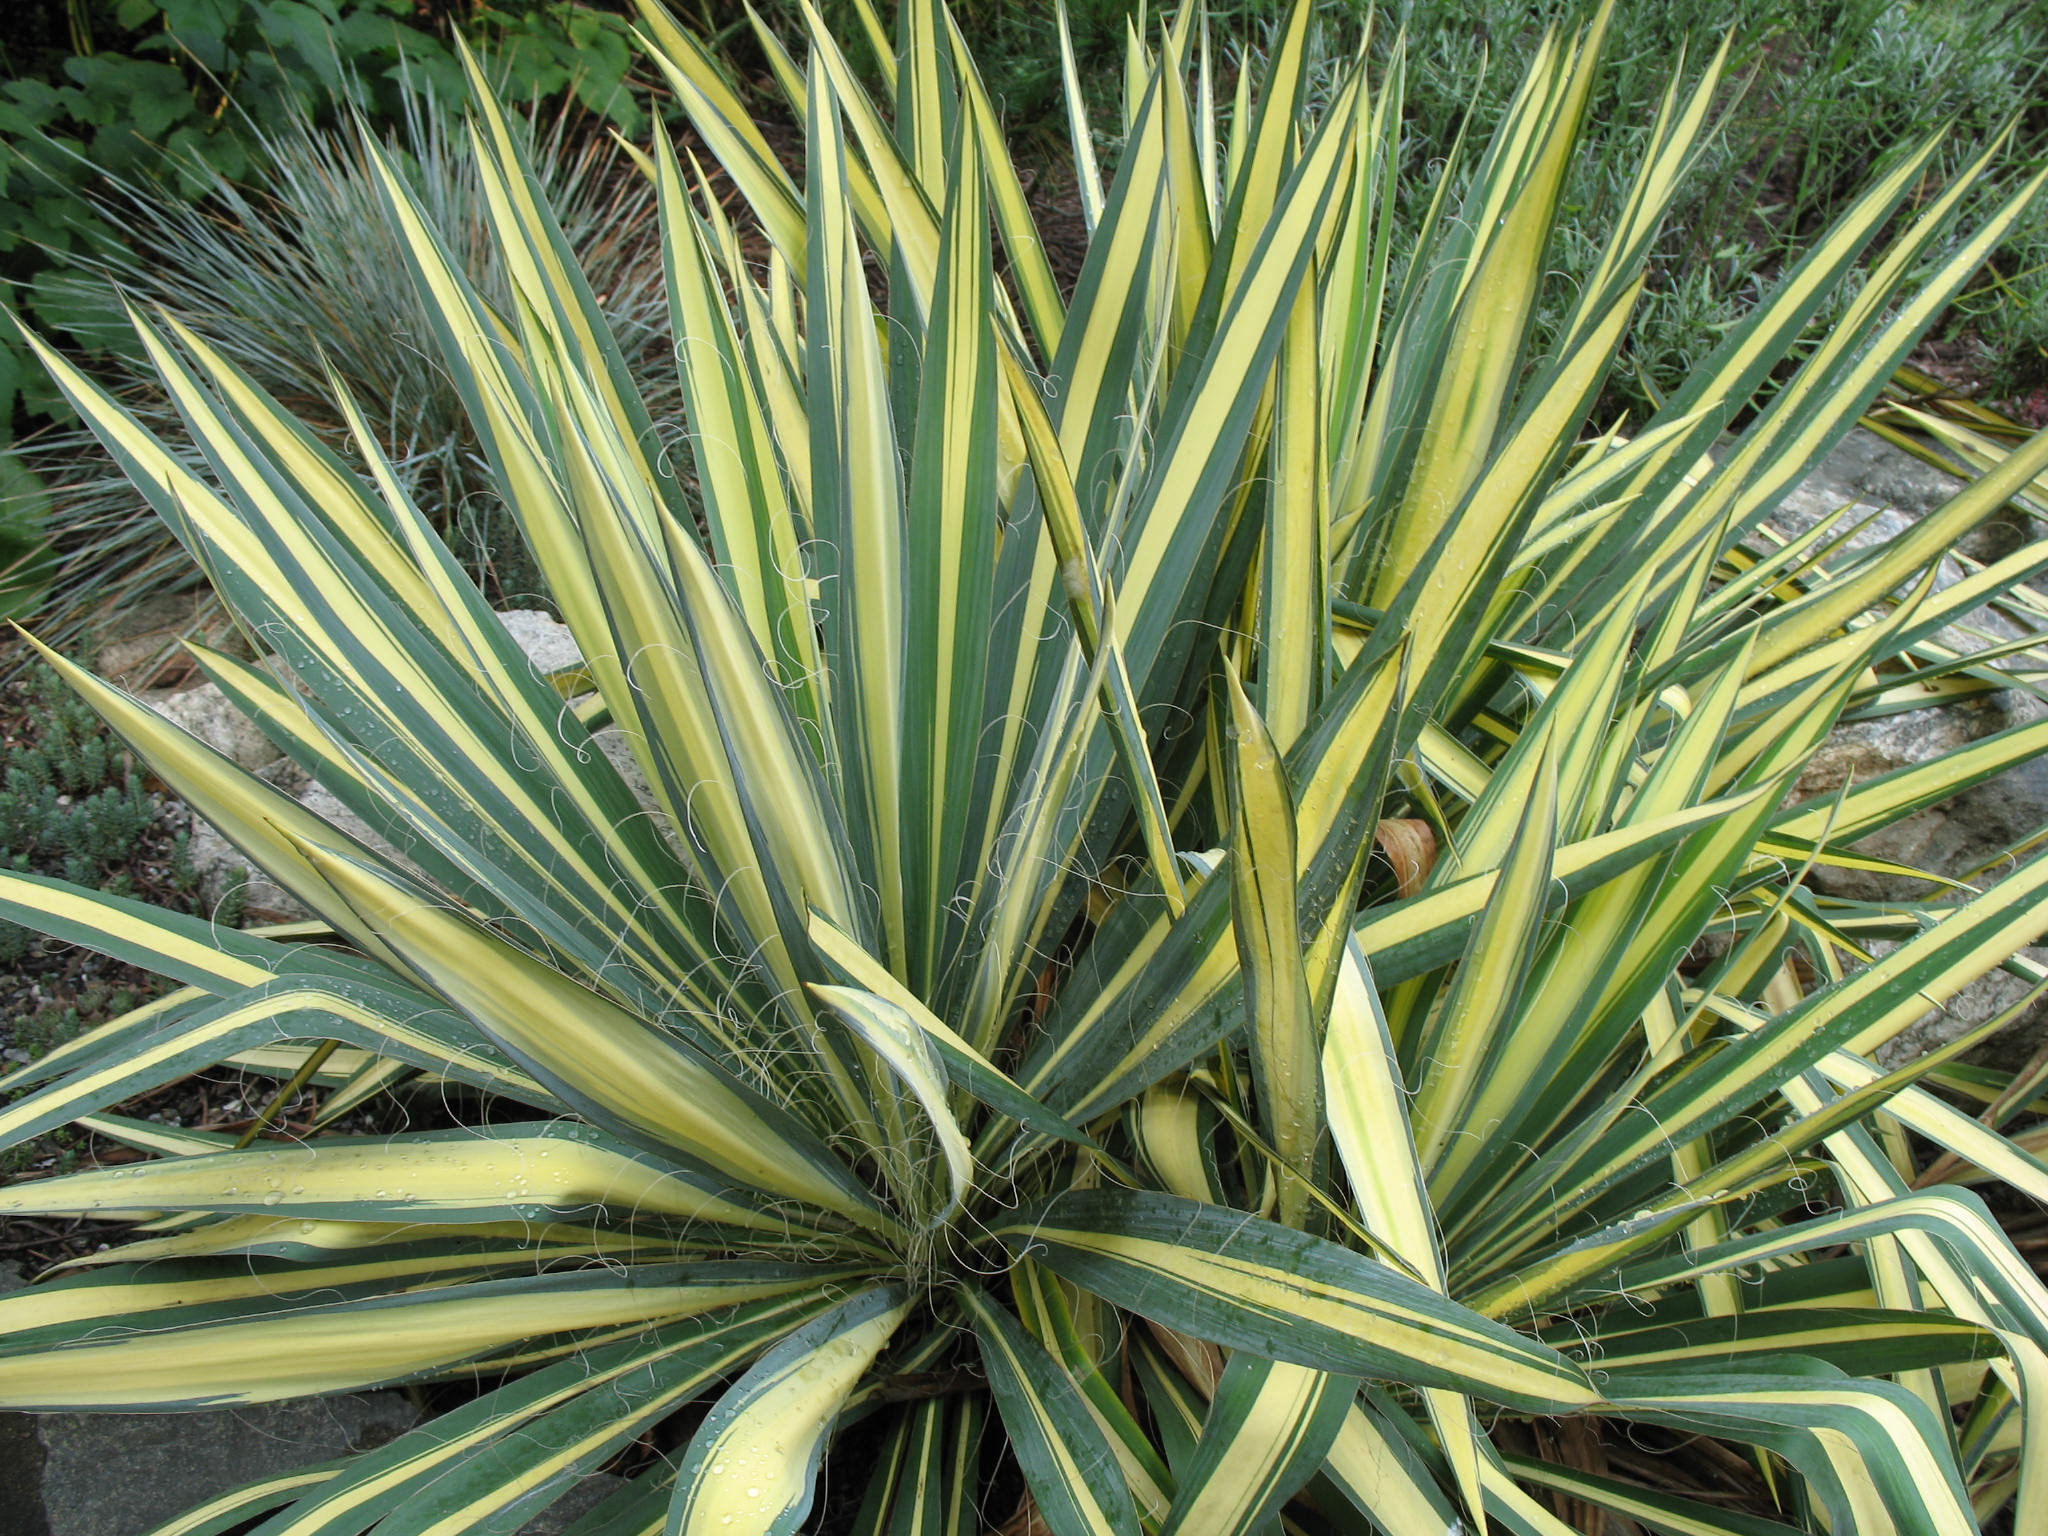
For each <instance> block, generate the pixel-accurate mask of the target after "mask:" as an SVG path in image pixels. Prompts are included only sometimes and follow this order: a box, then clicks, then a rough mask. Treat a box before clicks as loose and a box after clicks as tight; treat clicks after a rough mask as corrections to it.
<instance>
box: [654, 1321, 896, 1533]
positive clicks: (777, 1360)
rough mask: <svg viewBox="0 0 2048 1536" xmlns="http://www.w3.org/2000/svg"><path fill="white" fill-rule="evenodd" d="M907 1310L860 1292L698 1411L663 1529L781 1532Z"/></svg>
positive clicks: (796, 1514) (806, 1503)
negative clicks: (848, 1404)
mask: <svg viewBox="0 0 2048 1536" xmlns="http://www.w3.org/2000/svg"><path fill="white" fill-rule="evenodd" d="M909 1310H910V1304H909V1302H908V1301H907V1300H906V1299H905V1298H904V1297H903V1295H902V1294H901V1293H900V1292H899V1291H897V1290H896V1289H894V1288H893V1287H887V1286H881V1287H877V1288H875V1289H873V1290H866V1291H862V1292H861V1293H860V1294H859V1295H857V1296H854V1297H853V1298H851V1299H850V1300H848V1301H844V1302H841V1303H840V1304H839V1305H838V1306H836V1307H834V1308H832V1310H830V1311H829V1312H826V1313H825V1314H823V1315H822V1316H820V1317H816V1318H813V1319H812V1320H811V1321H809V1322H807V1323H805V1324H804V1325H803V1327H801V1328H799V1329H798V1330H797V1331H796V1332H795V1333H793V1334H791V1335H790V1336H789V1337H788V1338H786V1339H784V1340H783V1341H782V1342H781V1343H779V1344H777V1345H776V1346H775V1347H774V1348H772V1349H770V1350H769V1351H768V1352H767V1353H766V1354H765V1355H763V1356H762V1357H761V1359H760V1360H759V1361H758V1362H757V1363H756V1364H755V1365H754V1366H753V1367H752V1368H751V1369H750V1370H748V1372H747V1373H746V1374H745V1375H744V1376H742V1377H740V1379H739V1380H738V1381H737V1382H735V1383H734V1384H733V1385H732V1386H731V1387H729V1388H728V1389H727V1390H726V1393H725V1395H724V1396H723V1397H721V1398H720V1399H719V1400H718V1402H717V1403H716V1404H714V1405H713V1407H712V1409H711V1412H710V1413H709V1414H708V1415H706V1416H705V1419H704V1422H703V1424H702V1425H701V1426H700V1427H699V1428H698V1430H697V1433H696V1434H695V1435H694V1436H693V1437H692V1438H691V1440H690V1447H689V1450H688V1451H687V1452H685V1453H684V1457H683V1465H682V1467H681V1468H680V1469H679V1470H678V1472H677V1474H676V1496H675V1499H674V1501H673V1502H672V1503H671V1504H670V1506H669V1513H668V1530H669V1532H670V1536H696V1533H697V1532H699V1531H705V1532H709V1531H723V1530H731V1531H732V1532H734V1536H771V1533H772V1536H788V1533H789V1532H792V1531H794V1530H796V1529H797V1527H798V1526H800V1525H801V1524H802V1523H803V1519H804V1516H805V1515H807V1514H808V1513H809V1512H810V1507H811V1501H812V1498H813V1497H814V1485H815V1482H816V1478H817V1474H818V1463H819V1461H820V1459H821V1458H822V1457H823V1455H824V1450H825V1443H826V1439H827V1436H828V1434H829V1433H830V1431H831V1428H832V1424H833V1421H834V1420H835V1419H836V1418H837V1417H838V1416H839V1412H840V1409H841V1408H842V1406H843V1405H844V1403H845V1401H846V1398H847V1395H848V1394H849V1393H850V1392H851V1391H852V1390H853V1388H854V1386H855V1385H856V1383H858V1381H859V1380H860V1378H861V1376H862V1374H863V1373H864V1372H865V1371H866V1370H867V1368H868V1366H869V1364H870V1363H871V1362H872V1361H873V1360H874V1358H875V1356H876V1355H877V1354H879V1353H880V1352H881V1351H882V1349H883V1348H884V1347H885V1346H886V1345H887V1344H888V1342H889V1340H890V1338H891V1336H892V1335H893V1334H894V1333H895V1332H896V1328H897V1326H898V1325H899V1324H900V1323H901V1322H902V1321H903V1319H904V1317H905V1315H906V1314H907V1313H908V1312H909Z"/></svg>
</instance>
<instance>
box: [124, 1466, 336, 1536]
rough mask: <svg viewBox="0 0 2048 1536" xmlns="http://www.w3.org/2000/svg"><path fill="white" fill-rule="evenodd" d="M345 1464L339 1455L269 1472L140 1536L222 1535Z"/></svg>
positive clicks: (310, 1485) (320, 1482)
mask: <svg viewBox="0 0 2048 1536" xmlns="http://www.w3.org/2000/svg"><path fill="white" fill-rule="evenodd" d="M347 1465H348V1462H347V1460H346V1458H343V1459H339V1460H335V1461H324V1462H320V1463H319V1464H317V1465H315V1466H310V1467H301V1468H299V1469H298V1470H296V1471H293V1472H278V1473H270V1474H268V1475H266V1476H263V1477H259V1478H257V1479H255V1480H254V1481H253V1482H248V1483H244V1484H242V1485H241V1486H239V1487H236V1488H231V1489H229V1490H228V1491H227V1492H226V1493H222V1494H216V1495H215V1496H214V1497H212V1498H210V1499H208V1500H206V1501H205V1502H204V1503H201V1504H196V1505H194V1506H193V1507H192V1508H190V1509H188V1510H186V1511H185V1512H184V1513H183V1514H182V1515H176V1516H173V1517H172V1518H171V1519H169V1520H166V1521H164V1522H163V1523H162V1524H161V1525H155V1526H151V1527H150V1529H149V1530H148V1531H147V1532H145V1533H144V1536H222V1533H223V1532H226V1531H233V1530H238V1529H240V1528H242V1527H244V1526H246V1525H247V1524H248V1523H249V1522H250V1521H251V1520H253V1519H255V1518H256V1517H257V1516H258V1515H261V1514H263V1513H264V1512H266V1511H267V1510H272V1509H275V1508H277V1506H278V1505H280V1504H284V1503H288V1502H290V1501H291V1500H292V1499H295V1498H298V1497H300V1496H301V1495H303V1494H304V1492H305V1491H306V1490H307V1489H309V1488H317V1487H319V1486H320V1485H321V1484H322V1483H325V1482H327V1481H329V1480H330V1479H331V1478H333V1477H335V1476H336V1475H338V1474H339V1473H340V1472H341V1470H342V1469H343V1468H344V1467H346V1466H347Z"/></svg>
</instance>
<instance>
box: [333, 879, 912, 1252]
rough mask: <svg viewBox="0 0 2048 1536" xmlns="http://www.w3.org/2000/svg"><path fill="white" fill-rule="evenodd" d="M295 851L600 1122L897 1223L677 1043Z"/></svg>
mask: <svg viewBox="0 0 2048 1536" xmlns="http://www.w3.org/2000/svg"><path fill="white" fill-rule="evenodd" d="M302 847H303V848H304V856H305V857H306V858H307V859H309V860H310V861H311V862H313V863H314V864H315V865H317V866H318V867H319V868H320V869H321V870H322V871H323V875H324V877H325V878H326V879H328V880H331V881H332V882H333V883H334V885H335V888H336V889H338V890H340V891H342V892H344V893H345V898H344V899H346V900H347V901H348V902H349V903H350V904H351V906H352V907H353V908H355V910H357V911H360V912H361V913H362V916H361V917H360V918H359V919H357V921H358V922H359V923H363V924H368V925H370V926H371V927H372V929H373V931H376V932H378V933H380V934H383V935H385V936H387V937H388V939H389V941H390V943H391V946H392V949H393V952H394V953H397V954H400V955H402V956H403V957H404V958H403V960H402V961H401V963H402V964H404V965H406V966H407V968H408V969H411V970H413V971H414V972H415V973H416V974H417V975H419V977H420V978H421V980H422V981H423V982H424V983H425V984H426V985H427V986H428V987H429V988H431V989H432V990H434V991H435V992H437V993H439V994H440V995H441V996H443V997H446V998H447V999H448V1001H449V1002H450V1003H451V1004H453V1005H454V1006H455V1007H457V1008H459V1009H461V1010H462V1012H464V1013H465V1014H467V1015H468V1016H469V1017H470V1018H471V1019H472V1020H474V1021H475V1022H476V1024H477V1025H478V1027H479V1028H481V1029H482V1030H483V1031H484V1033H485V1034H486V1035H488V1036H490V1038H492V1039H493V1040H495V1041H496V1042H497V1043H498V1044H499V1045H500V1046H501V1047H502V1048H504V1049H505V1050H506V1052H507V1053H508V1054H510V1055H511V1056H512V1057H513V1058H514V1059H515V1060H517V1061H519V1062H520V1063H521V1064H522V1065H523V1066H525V1067H526V1068H527V1069H528V1070H529V1071H531V1072H533V1073H534V1074H535V1076H537V1077H538V1078H539V1079H540V1080H541V1081H542V1082H544V1083H547V1084H548V1085H549V1086H550V1087H551V1088H553V1089H554V1090H555V1091H556V1092H557V1093H559V1094H561V1095H563V1096H564V1097H565V1098H566V1099H567V1100H568V1101H569V1102H570V1103H573V1104H576V1105H578V1106H579V1107H581V1108H583V1109H584V1110H585V1111H586V1112H587V1113H590V1114H591V1115H592V1116H593V1117H594V1118H596V1119H597V1120H598V1121H599V1123H601V1124H602V1123H605V1122H607V1121H609V1122H611V1123H613V1124H615V1125H617V1126H619V1127H621V1128H622V1129H623V1130H624V1132H625V1134H627V1135H628V1136H630V1137H632V1138H633V1139H636V1140H643V1141H652V1142H653V1143H654V1144H656V1145H658V1146H668V1147H674V1148H677V1149H679V1150H681V1151H683V1152H685V1153H687V1154H689V1155H690V1156H692V1157H694V1158H699V1159H701V1160H703V1161H704V1162H706V1163H707V1164H709V1165H710V1166H711V1167H713V1168H715V1169H718V1170H719V1171H720V1172H723V1173H725V1174H726V1175H727V1176H729V1177H733V1178H736V1179H738V1180H739V1181H740V1183H741V1184H742V1185H746V1186H750V1187H753V1188H757V1189H765V1190H772V1191H775V1192H777V1193H781V1194H786V1195H790V1196H792V1197H794V1198H796V1199H798V1200H808V1201H811V1202H812V1203H814V1204H819V1205H821V1206H822V1208H823V1209H825V1210H830V1211H836V1212H837V1213H838V1214H840V1215H843V1216H847V1217H849V1218H851V1219H852V1220H854V1221H856V1222H859V1223H860V1224H862V1225H873V1226H876V1227H879V1228H880V1229H882V1230H885V1231H886V1230H889V1229H890V1228H891V1227H892V1226H893V1225H894V1223H893V1221H892V1220H891V1218H889V1217H888V1216H886V1215H885V1214H884V1213H883V1212H881V1211H880V1210H879V1209H878V1208H877V1206H876V1205H875V1203H874V1198H873V1196H872V1195H870V1194H868V1193H867V1191H866V1190H864V1189H862V1188H861V1187H860V1185H859V1184H857V1183H856V1182H855V1181H854V1179H853V1176H852V1174H851V1173H850V1172H849V1171H847V1170H846V1168H845V1166H844V1165H843V1164H841V1163H840V1162H839V1161H838V1160H837V1159H836V1158H835V1157H833V1155H832V1154H831V1153H830V1152H829V1151H827V1150H826V1149H825V1148H824V1147H823V1146H822V1145H820V1144H818V1142H817V1141H816V1140H815V1139H814V1138H813V1137H812V1136H811V1135H810V1134H809V1133H808V1132H807V1131H806V1130H805V1128H804V1127H803V1126H802V1125H801V1124H799V1123H798V1122H796V1121H795V1120H793V1119H792V1118H791V1117H789V1116H788V1115H787V1114H786V1113H785V1112H783V1111H781V1110H779V1109H778V1108H777V1107H776V1106H774V1105H773V1104H771V1103H769V1102H768V1101H766V1100H764V1099H763V1098H762V1097H761V1096H760V1095H759V1094H758V1093H757V1092H755V1091H754V1090H752V1089H750V1088H748V1087H746V1086H745V1085H744V1084H742V1083H740V1082H738V1081H737V1080H735V1079H734V1078H732V1077H731V1076H730V1075H729V1074H728V1073H727V1072H726V1071H725V1070H724V1069H723V1068H722V1067H720V1066H718V1065H717V1064H715V1063H714V1062H712V1061H710V1060H708V1059H707V1058H705V1057H704V1056H702V1055H701V1054H699V1053H698V1052H696V1051H694V1050H693V1049H691V1048H690V1047H689V1046H688V1045H686V1044H684V1042H682V1041H681V1040H678V1039H676V1038H674V1037H673V1036H672V1035H669V1034H667V1033H666V1032H664V1031H661V1030H659V1029H657V1028H656V1027H655V1026H654V1025H652V1024H650V1023H648V1022H647V1021H646V1020H644V1019H639V1018H635V1017H634V1016H633V1015H632V1014H629V1013H627V1012H626V1011H625V1010H624V1009H622V1008H620V1007H618V1006H617V1005H616V1004H614V1003H612V1002H610V1001H608V1000H607V999H605V998H602V997H600V996H599V995H598V994H597V993H595V992H592V991H590V990H588V989H587V988H585V987H582V986H580V985H579V984H577V983H576V982H575V981H573V980H572V979H570V978H569V977H567V976H564V975H562V974H561V973H560V972H559V971H555V970H553V969H551V968H550V967H548V966H545V965H543V964H541V963H540V962H539V961H537V960H534V959H532V958H531V957H529V956H527V955H525V954H523V953H521V952H520V951H519V950H517V949H515V948H513V946H511V945H510V944H507V943H506V942H505V941H504V940H503V939H500V938H498V937H497V936H496V935H494V934H492V933H491V932H490V931H489V930H488V929H486V928H484V927H483V926H482V925H481V924H479V923H477V922H476V921H475V920H474V919H472V918H469V917H467V916H465V915H463V914H461V913H458V912H455V911H451V910H449V909H447V908H445V907H442V906H438V905H436V904H434V903H433V902H432V901H431V900H430V899H428V898H426V897H425V895H424V893H421V892H418V891H416V890H414V889H411V888H409V887H408V886H406V885H402V884H398V883H395V882H394V881H392V880H390V879H389V878H387V877H384V876H382V875H380V874H378V873H376V872H374V871H372V870H371V869H369V868H367V867H366V866H365V865H363V864H361V863H358V862H356V861H355V860H354V859H352V858H349V857H347V856H344V855H340V854H338V853H336V852H334V851H332V850H330V849H328V848H324V847H317V846H314V845H312V844H305V845H302Z"/></svg>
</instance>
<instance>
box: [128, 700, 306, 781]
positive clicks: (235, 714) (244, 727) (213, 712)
mask: <svg viewBox="0 0 2048 1536" xmlns="http://www.w3.org/2000/svg"><path fill="white" fill-rule="evenodd" d="M145 699H146V702H147V703H148V704H149V707H150V708H151V709H153V710H155V711H156V712H157V713H158V714H160V715H162V716H163V717H164V718H165V719H166V720H168V721H170V722H171V724H173V725H175V726H179V727H181V728H182V729H184V730H187V731H190V732H191V733H192V734H193V735H194V736H197V737H198V738H199V739H200V740H201V741H203V742H205V743H206V744H207V745H208V746H209V747H212V748H213V749H214V750H215V751H216V752H219V753H220V754H222V755H223V756H225V757H228V758H230V759H232V760H233V761H234V762H235V763H237V764H238V765H239V766H241V767H243V768H247V769H249V770H250V771H251V772H252V773H260V772H263V771H264V770H266V769H274V768H276V767H277V766H279V765H281V764H284V763H286V762H287V759H286V758H285V755H284V753H283V752H281V751H280V750H278V747H277V745H276V744H275V743H274V742H272V741H271V739H270V738H269V737H268V736H266V735H264V734H263V732H262V731H261V730H260V729H258V728H257V726H256V724H255V722H254V721H252V720H250V719H249V717H248V716H247V715H244V714H243V713H242V712H241V711H240V710H239V709H237V708H235V705H234V703H233V701H232V700H230V699H229V698H228V696H227V695H226V694H225V693H223V692H222V691H221V690H220V688H219V687H217V686H216V685H215V684H213V683H201V684H200V685H199V686H198V687H196V688H184V689H180V690H178V691H176V692H170V693H156V694H149V695H145Z"/></svg>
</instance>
